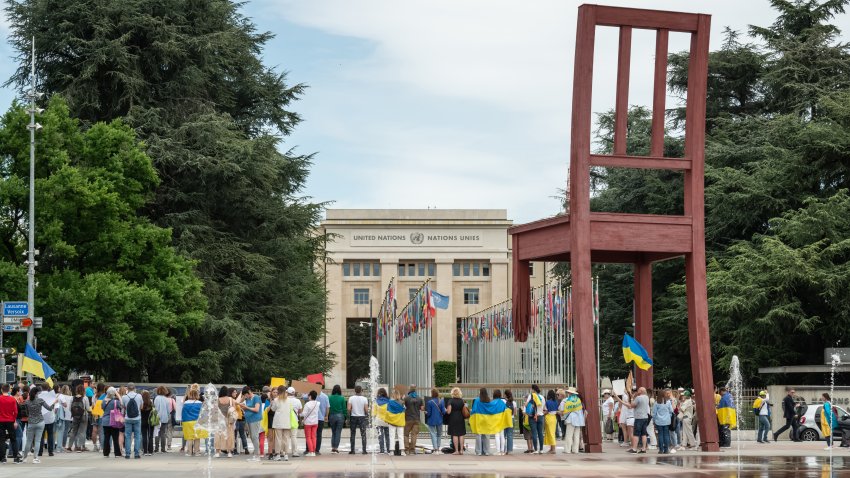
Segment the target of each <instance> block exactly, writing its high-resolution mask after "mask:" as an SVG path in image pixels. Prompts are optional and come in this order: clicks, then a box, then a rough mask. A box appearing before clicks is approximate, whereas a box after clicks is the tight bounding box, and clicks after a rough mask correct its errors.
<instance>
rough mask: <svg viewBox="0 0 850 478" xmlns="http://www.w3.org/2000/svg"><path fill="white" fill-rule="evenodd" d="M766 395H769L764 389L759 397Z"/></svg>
mask: <svg viewBox="0 0 850 478" xmlns="http://www.w3.org/2000/svg"><path fill="white" fill-rule="evenodd" d="M766 396H767V392H765V391H764V390H762V391H761V392H759V397H766Z"/></svg>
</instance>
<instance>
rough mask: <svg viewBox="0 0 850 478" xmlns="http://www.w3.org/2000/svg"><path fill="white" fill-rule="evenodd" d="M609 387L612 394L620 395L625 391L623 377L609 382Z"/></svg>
mask: <svg viewBox="0 0 850 478" xmlns="http://www.w3.org/2000/svg"><path fill="white" fill-rule="evenodd" d="M611 388H613V389H614V395H616V396H618V397H622V396H623V394H624V393H626V381H625V380H623V379H620V380H614V381H613V382H611Z"/></svg>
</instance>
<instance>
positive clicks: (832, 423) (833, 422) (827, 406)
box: [27, 392, 838, 450]
mask: <svg viewBox="0 0 850 478" xmlns="http://www.w3.org/2000/svg"><path fill="white" fill-rule="evenodd" d="M821 398H822V399H823V408H821V410H820V429H821V433H823V436H824V437H826V448H824V450H829V449H831V448H832V431H833V430H834V429H836V428H838V417H837V416H836V415H835V409H834V408H832V397H830V396H829V394H828V393H826V392H824V394H823V395H821ZM27 436H29V435H27Z"/></svg>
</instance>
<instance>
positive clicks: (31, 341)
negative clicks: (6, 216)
mask: <svg viewBox="0 0 850 478" xmlns="http://www.w3.org/2000/svg"><path fill="white" fill-rule="evenodd" d="M30 60H31V69H30V90H29V92H28V93H27V97H28V98H29V100H30V107H29V114H30V123H29V125H27V129H29V130H30V203H29V216H28V236H29V239H28V245H27V306H28V309H29V310H28V313H29V317H30V318H31V319H33V321H35V266H36V265H37V262H36V261H35V256H36V254H37V252H36V250H35V132H36V130H39V129H41V125H40V124H38V123H36V122H35V114H36V113H37V112H41V110H39V109H36V106H35V100H36V98H38V97H39V96H41V95H40V94H39V93H37V92H36V91H35V37H33V38H32V57H31V59H30ZM27 345H29V346H31V347H35V323H33V324H32V325H30V326H29V327H27ZM27 381H32V374H31V373H27Z"/></svg>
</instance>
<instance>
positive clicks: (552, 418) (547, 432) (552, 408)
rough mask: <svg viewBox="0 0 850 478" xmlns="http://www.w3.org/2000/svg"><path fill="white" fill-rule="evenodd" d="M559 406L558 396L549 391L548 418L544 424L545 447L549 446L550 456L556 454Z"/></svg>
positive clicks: (547, 398)
mask: <svg viewBox="0 0 850 478" xmlns="http://www.w3.org/2000/svg"><path fill="white" fill-rule="evenodd" d="M558 405H559V403H558V395H557V394H556V393H555V391H554V390H549V391H548V392H547V393H546V415H545V416H546V418H545V420H544V422H543V423H544V424H543V445H548V446H549V454H550V455H554V454H555V429H556V428H557V427H558ZM541 449H542V447H541Z"/></svg>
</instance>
